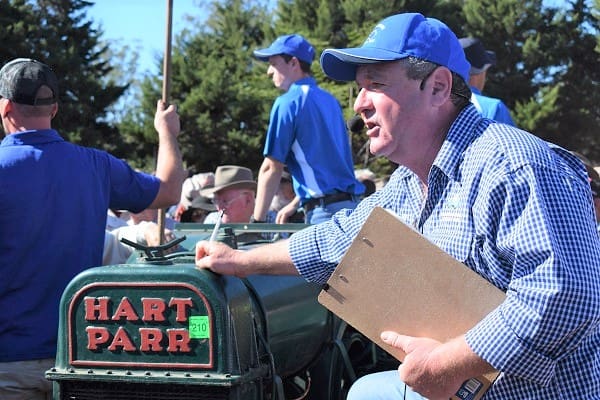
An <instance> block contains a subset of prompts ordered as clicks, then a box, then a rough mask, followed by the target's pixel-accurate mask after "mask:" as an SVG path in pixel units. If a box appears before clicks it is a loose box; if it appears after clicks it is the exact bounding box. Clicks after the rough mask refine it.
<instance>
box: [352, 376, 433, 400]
mask: <svg viewBox="0 0 600 400" xmlns="http://www.w3.org/2000/svg"><path fill="white" fill-rule="evenodd" d="M404 399H406V400H427V399H426V398H425V397H423V396H421V395H420V394H418V393H415V392H413V391H412V390H410V388H408V387H407V386H406V385H405V384H404V382H402V381H401V380H400V377H399V376H398V371H397V370H394V371H385V372H377V373H374V374H369V375H365V376H363V377H362V378H360V379H358V380H357V381H356V382H354V384H353V385H352V387H351V388H350V391H349V392H348V397H347V398H346V400H404Z"/></svg>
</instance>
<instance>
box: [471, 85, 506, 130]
mask: <svg viewBox="0 0 600 400" xmlns="http://www.w3.org/2000/svg"><path fill="white" fill-rule="evenodd" d="M471 92H473V93H472V95H471V103H473V105H474V106H475V108H476V109H477V111H479V113H480V114H481V115H482V116H484V117H486V118H489V119H493V120H494V121H497V122H502V123H504V124H508V125H512V126H515V122H514V121H513V119H512V117H511V116H510V111H508V107H506V105H505V104H504V103H503V102H502V100H500V99H497V98H495V97H488V96H484V95H482V94H481V92H480V91H479V90H478V89H477V88H475V87H471Z"/></svg>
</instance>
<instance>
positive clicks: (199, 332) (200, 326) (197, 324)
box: [189, 315, 210, 339]
mask: <svg viewBox="0 0 600 400" xmlns="http://www.w3.org/2000/svg"><path fill="white" fill-rule="evenodd" d="M189 331H190V339H209V338H210V325H209V323H208V315H194V316H190V328H189Z"/></svg>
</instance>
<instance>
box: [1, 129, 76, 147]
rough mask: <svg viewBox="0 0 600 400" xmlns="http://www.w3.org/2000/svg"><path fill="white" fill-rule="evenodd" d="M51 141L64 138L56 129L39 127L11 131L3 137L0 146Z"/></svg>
mask: <svg viewBox="0 0 600 400" xmlns="http://www.w3.org/2000/svg"><path fill="white" fill-rule="evenodd" d="M51 142H64V139H63V138H62V137H61V136H60V135H59V134H58V132H56V131H55V130H54V129H39V130H30V131H23V132H16V133H11V134H10V135H7V136H6V137H4V139H2V142H1V143H0V146H21V145H32V144H42V143H51Z"/></svg>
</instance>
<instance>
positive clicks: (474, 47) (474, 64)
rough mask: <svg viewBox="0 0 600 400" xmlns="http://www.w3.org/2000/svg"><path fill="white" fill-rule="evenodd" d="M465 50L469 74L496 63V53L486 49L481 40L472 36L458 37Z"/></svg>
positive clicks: (481, 70)
mask: <svg viewBox="0 0 600 400" xmlns="http://www.w3.org/2000/svg"><path fill="white" fill-rule="evenodd" d="M458 41H459V42H460V45H461V46H462V48H463V49H464V51H465V56H466V57H467V60H468V61H469V63H470V64H471V71H470V73H471V75H475V74H480V73H482V72H483V71H485V70H487V69H488V68H489V67H492V66H494V65H496V53H494V52H493V51H491V50H486V48H485V47H483V43H481V40H479V39H477V38H473V37H465V38H460V39H458Z"/></svg>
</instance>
